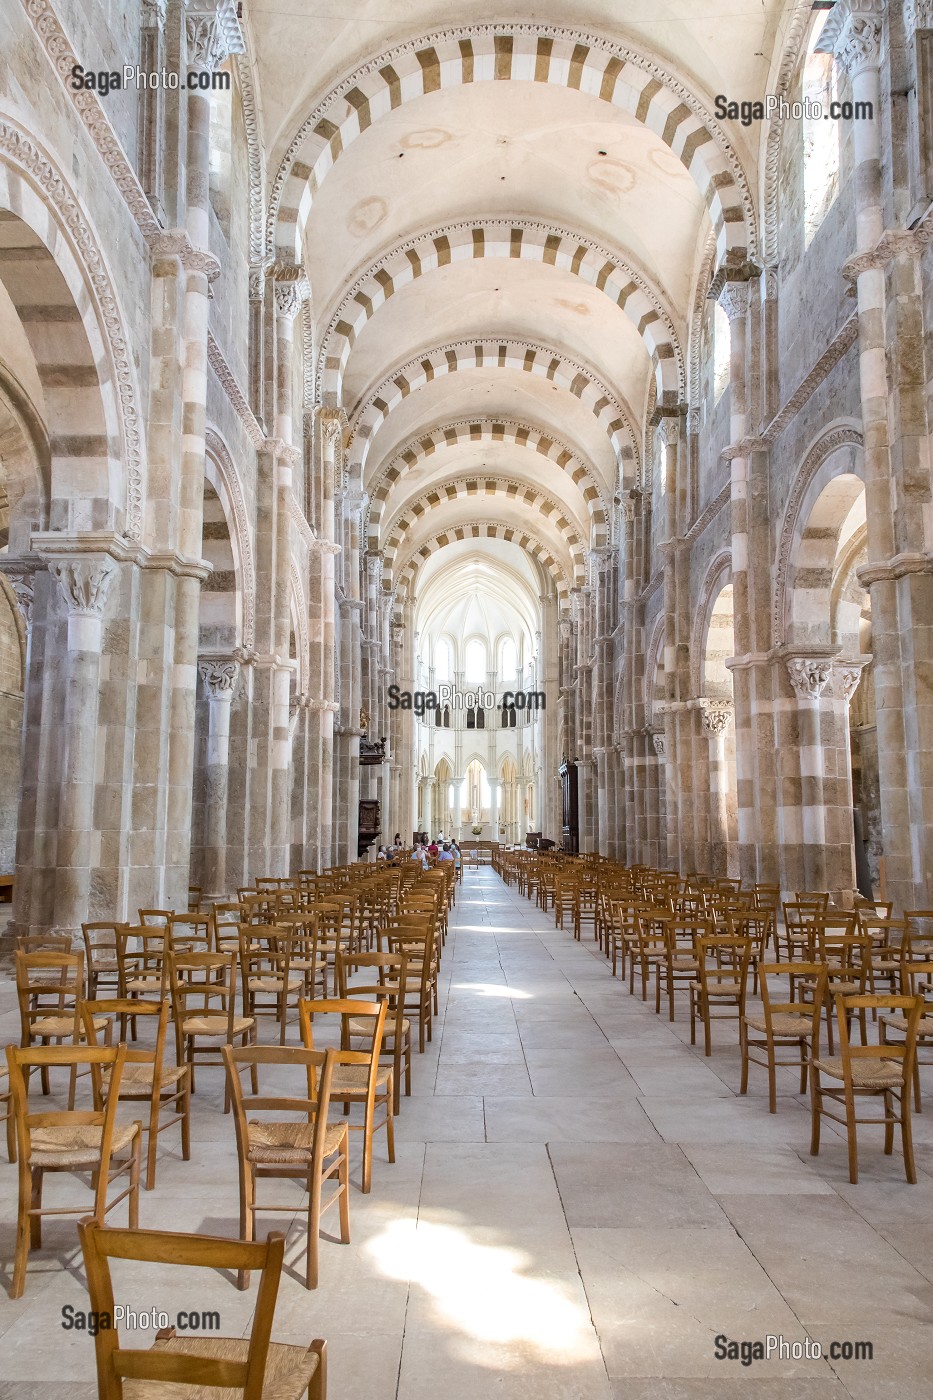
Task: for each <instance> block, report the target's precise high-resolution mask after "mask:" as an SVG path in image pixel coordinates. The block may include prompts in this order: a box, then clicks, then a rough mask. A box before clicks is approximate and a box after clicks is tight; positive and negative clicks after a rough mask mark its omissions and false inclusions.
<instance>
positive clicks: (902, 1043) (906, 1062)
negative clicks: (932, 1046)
mask: <svg viewBox="0 0 933 1400" xmlns="http://www.w3.org/2000/svg"><path fill="white" fill-rule="evenodd" d="M866 1011H875V1012H880V1013H882V1015H884V1014H885V1013H888V1014H891V1013H893V1014H894V1015H896V1016H900V1017H903V1020H904V1022H905V1024H906V1029H905V1031H904V1036H903V1039H901V1040H897V1041H890V1040H889V1041H886V1042H884V1043H880V1044H874V1045H853V1044H852V1043H851V1041H850V1039H849V1025H850V1018H851V1017H852V1016H853V1015H854V1014H856V1013H858V1014H859V1015H861V1016H864V1014H865V1012H866ZM922 1015H923V997H919V996H891V995H886V994H885V993H879V994H875V995H869V994H867V993H866V994H859V995H856V996H844V995H842V994H841V993H839V994H837V996H836V1024H837V1027H838V1031H839V1054H840V1057H841V1059H842V1076H843V1083H844V1085H845V1088H846V1093H847V1094H851V1093H852V1089H853V1066H854V1065H856V1064H858V1066H859V1070H860V1073H859V1081H860V1085H861V1086H862V1087H865V1071H866V1069H868V1071H869V1073H870V1069H871V1066H872V1064H875V1065H877V1067H878V1070H879V1071H882V1070H884V1069H885V1068H887V1067H888V1065H889V1064H890V1063H895V1064H899V1065H900V1070H901V1079H900V1085H895V1086H893V1087H894V1089H895V1090H896V1091H898V1090H899V1092H900V1093H901V1094H902V1095H903V1096H904V1099H905V1100H906V1098H907V1095H908V1093H909V1085H910V1080H911V1076H912V1074H913V1069H914V1056H915V1055H916V1052H917V1030H918V1027H919V1024H920V1017H921V1016H922Z"/></svg>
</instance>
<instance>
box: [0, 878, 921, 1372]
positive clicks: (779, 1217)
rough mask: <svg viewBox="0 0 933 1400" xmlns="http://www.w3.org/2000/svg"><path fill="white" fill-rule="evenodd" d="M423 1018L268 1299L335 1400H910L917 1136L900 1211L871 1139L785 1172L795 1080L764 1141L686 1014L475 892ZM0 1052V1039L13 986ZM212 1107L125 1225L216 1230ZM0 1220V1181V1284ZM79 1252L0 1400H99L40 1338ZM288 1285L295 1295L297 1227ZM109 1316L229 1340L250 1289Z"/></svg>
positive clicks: (45, 1284) (1, 1010)
mask: <svg viewBox="0 0 933 1400" xmlns="http://www.w3.org/2000/svg"><path fill="white" fill-rule="evenodd" d="M441 996H442V1000H441V1019H440V1021H439V1022H438V1024H437V1026H436V1029H435V1037H434V1041H433V1043H432V1045H431V1046H430V1047H429V1049H428V1052H427V1053H426V1054H425V1055H423V1056H420V1057H418V1056H416V1058H415V1064H414V1085H413V1094H412V1097H411V1098H410V1099H403V1101H402V1113H401V1117H400V1119H399V1121H398V1125H397V1140H398V1142H397V1148H398V1150H397V1157H398V1160H397V1163H396V1164H395V1165H394V1166H390V1165H389V1164H388V1162H387V1161H386V1156H385V1145H384V1137H383V1136H381V1135H380V1137H379V1138H378V1139H377V1146H376V1154H375V1157H376V1160H375V1165H374V1182H373V1191H372V1194H371V1195H370V1196H369V1197H364V1196H362V1195H361V1194H360V1193H359V1191H358V1190H356V1189H354V1191H353V1194H352V1199H351V1226H352V1234H353V1243H352V1244H351V1245H350V1246H349V1247H340V1246H339V1245H337V1244H333V1243H330V1242H329V1241H326V1240H325V1241H322V1246H321V1285H320V1288H319V1289H318V1291H317V1292H316V1293H308V1292H306V1291H305V1289H304V1287H303V1286H302V1284H301V1282H300V1281H299V1279H298V1276H297V1274H296V1273H295V1271H294V1270H292V1272H291V1273H290V1274H289V1275H288V1276H286V1277H284V1278H283V1281H282V1287H281V1290H280V1294H279V1301H278V1307H277V1310H276V1325H275V1333H274V1335H275V1336H276V1338H277V1339H278V1340H282V1341H286V1340H287V1341H295V1342H307V1341H308V1340H310V1338H311V1337H313V1336H323V1337H325V1338H327V1340H328V1344H329V1350H330V1400H395V1397H399V1400H429V1397H430V1400H435V1397H437V1396H438V1395H440V1396H443V1397H444V1400H485V1397H489V1396H497V1397H502V1400H537V1397H542V1400H648V1397H651V1400H707V1397H709V1398H710V1400H712V1397H714V1396H715V1397H717V1400H747V1397H749V1396H752V1397H755V1396H757V1397H761V1400H845V1397H847V1396H850V1397H852V1400H914V1397H916V1398H917V1400H920V1397H922V1396H926V1395H928V1394H929V1390H930V1380H929V1377H930V1375H931V1374H933V1328H931V1327H930V1322H931V1320H933V1176H931V1175H930V1173H931V1172H933V1110H928V1111H927V1112H926V1113H924V1114H923V1115H922V1116H920V1117H919V1118H917V1119H916V1123H915V1141H916V1146H917V1157H918V1166H919V1169H920V1180H919V1184H918V1185H917V1186H915V1187H909V1186H907V1184H906V1182H905V1181H904V1177H903V1173H902V1163H901V1159H900V1156H899V1155H898V1154H897V1153H895V1155H894V1157H891V1158H886V1157H884V1155H883V1153H882V1150H881V1148H882V1144H881V1138H880V1134H879V1133H878V1132H877V1131H875V1132H869V1131H868V1130H864V1131H863V1134H862V1137H861V1140H860V1147H861V1171H862V1178H861V1182H860V1184H859V1185H858V1186H850V1185H849V1183H848V1176H847V1170H846V1152H845V1143H844V1139H843V1138H842V1137H841V1136H840V1135H839V1134H838V1133H837V1132H835V1131H834V1130H832V1129H830V1128H828V1127H827V1129H825V1130H824V1147H823V1151H822V1153H821V1155H820V1157H819V1158H816V1159H813V1158H811V1157H810V1156H809V1151H808V1149H809V1114H808V1112H807V1108H806V1103H805V1101H804V1100H803V1099H801V1098H800V1097H799V1096H798V1095H797V1094H796V1092H795V1090H796V1087H797V1084H796V1076H794V1075H792V1074H791V1073H790V1072H789V1071H788V1072H785V1073H784V1076H783V1077H782V1079H781V1081H780V1086H779V1087H780V1092H781V1097H780V1099H779V1104H778V1113H777V1114H776V1115H774V1116H772V1115H770V1114H769V1113H768V1111H767V1096H766V1076H765V1074H764V1072H763V1071H755V1070H753V1071H752V1082H751V1091H750V1093H749V1095H748V1096H747V1097H740V1096H739V1095H738V1083H739V1059H738V1051H737V1045H736V1036H735V1034H734V1031H733V1029H732V1028H731V1027H724V1026H721V1027H719V1028H718V1029H716V1031H715V1032H714V1034H715V1041H714V1051H713V1055H712V1057H711V1058H710V1059H706V1058H705V1057H704V1056H703V1053H702V1049H699V1050H694V1049H692V1048H691V1047H690V1045H689V1022H688V1019H687V1016H686V1010H685V1006H684V1005H681V1007H680V1010H679V1017H678V1020H677V1021H676V1022H675V1023H674V1024H670V1023H669V1022H668V1020H667V1019H666V1016H664V1017H663V1018H658V1017H656V1016H655V1014H654V1010H653V1006H651V1005H649V1006H645V1005H643V1004H642V1002H641V1000H640V999H639V998H638V997H630V996H629V994H628V991H627V988H626V987H625V985H624V984H623V983H622V982H621V981H620V980H616V981H614V980H613V978H612V977H611V975H610V973H609V970H608V966H607V964H606V962H605V960H604V959H603V958H602V956H601V955H600V954H599V951H598V949H597V948H596V945H595V944H594V943H593V942H592V941H591V940H589V939H587V941H584V942H583V943H575V942H574V941H573V939H572V937H571V936H570V935H569V934H568V933H566V932H561V931H560V930H557V929H555V927H554V921H553V915H551V914H543V913H541V911H540V910H537V909H536V908H535V906H534V905H533V904H531V903H530V902H529V901H528V900H526V899H524V898H523V897H521V896H519V895H518V894H517V893H516V892H515V891H514V890H510V889H507V888H506V887H505V886H504V885H503V884H502V882H501V880H499V878H498V877H497V876H496V875H495V874H494V873H493V872H492V871H491V870H489V869H482V870H479V871H476V870H470V871H467V872H466V878H465V883H464V885H462V886H461V887H460V893H459V896H458V900H457V906H456V909H455V911H454V915H453V918H452V923H451V934H450V937H449V939H448V943H447V947H446V950H445V956H444V961H443V966H442V978H441ZM0 1034H2V1035H3V1037H4V1041H7V1040H14V1039H18V1024H17V1018H16V1015H15V1001H14V998H13V995H12V989H11V986H10V984H9V982H8V981H6V982H5V983H4V984H3V987H2V1001H0ZM221 1104H222V1091H221V1083H220V1075H219V1073H218V1072H216V1071H215V1072H213V1073H212V1072H211V1071H207V1072H205V1073H203V1074H201V1075H200V1077H199V1081H198V1092H197V1095H196V1096H195V1099H194V1118H193V1144H194V1152H193V1160H192V1161H191V1162H188V1163H185V1162H183V1161H182V1160H181V1157H180V1151H179V1149H178V1142H177V1137H176V1136H174V1135H167V1136H166V1137H165V1138H164V1139H163V1149H162V1153H163V1155H162V1157H161V1158H160V1165H159V1173H160V1180H159V1184H158V1188H157V1190H156V1191H154V1192H151V1193H149V1192H142V1193H141V1211H140V1223H141V1224H143V1225H152V1226H155V1225H160V1226H164V1227H166V1228H174V1229H189V1230H203V1231H207V1232H214V1233H223V1234H235V1233H236V1210H237V1178H236V1160H235V1151H234V1141H233V1123H232V1120H231V1119H230V1118H229V1117H227V1118H224V1117H223V1115H222V1114H221V1112H220V1111H219V1110H220V1107H221ZM354 1138H355V1140H356V1142H355V1151H356V1165H355V1169H354V1177H355V1179H356V1180H357V1181H358V1180H359V1170H358V1163H359V1150H358V1146H356V1143H358V1138H359V1135H354ZM70 1195H71V1196H72V1197H73V1195H74V1188H73V1186H72V1189H71V1192H70ZM49 1199H50V1200H51V1199H52V1197H51V1193H50V1196H49ZM299 1199H300V1197H299V1196H298V1195H297V1194H296V1195H295V1200H296V1204H297V1202H298V1201H299ZM15 1203H16V1172H15V1169H14V1168H12V1167H10V1166H9V1165H7V1164H5V1163H4V1164H3V1165H0V1231H2V1239H3V1246H2V1249H0V1258H2V1260H3V1279H4V1283H5V1284H6V1285H8V1282H9V1276H10V1266H9V1260H10V1256H11V1254H12V1244H13V1230H14V1223H15V1213H16V1212H15ZM121 1210H122V1208H121ZM117 1219H118V1221H119V1222H120V1223H122V1221H123V1220H124V1219H125V1216H123V1215H122V1214H118V1216H117ZM272 1223H275V1224H276V1225H279V1226H280V1227H282V1226H287V1225H288V1217H283V1218H281V1219H275V1220H274V1222H273V1219H272V1218H270V1219H269V1224H270V1225H271V1224H272ZM73 1240H74V1225H73V1223H71V1222H61V1223H58V1222H52V1223H50V1224H48V1225H47V1226H46V1228H45V1239H44V1248H43V1249H42V1251H40V1252H39V1253H37V1254H34V1255H33V1257H32V1260H31V1264H30V1271H29V1277H28V1281H27V1290H26V1294H25V1297H24V1298H22V1299H21V1300H19V1301H17V1302H15V1303H14V1302H11V1301H9V1299H8V1298H6V1297H0V1400H7V1397H16V1400H40V1397H41V1400H64V1397H66V1396H68V1397H69V1398H70V1400H86V1398H87V1400H90V1398H91V1397H93V1396H96V1393H97V1391H96V1386H95V1385H94V1360H93V1343H92V1342H91V1340H90V1339H89V1338H88V1337H87V1336H86V1335H84V1334H82V1333H78V1332H75V1331H64V1330H62V1327H61V1309H62V1307H63V1305H66V1304H70V1305H72V1306H73V1307H76V1308H86V1306H87V1301H86V1294H85V1293H84V1288H83V1270H82V1266H81V1261H80V1255H79V1253H78V1251H77V1249H76V1248H75V1247H74V1246H73V1243H72V1241H73ZM288 1258H289V1260H291V1261H293V1263H294V1264H295V1265H296V1266H297V1268H299V1269H300V1268H301V1265H302V1260H303V1244H302V1239H301V1231H300V1229H299V1228H298V1226H297V1224H296V1223H295V1218H294V1217H293V1222H292V1230H291V1234H290V1240H289V1249H288ZM169 1278H171V1283H169V1282H168V1279H169ZM117 1291H118V1294H120V1295H121V1296H122V1297H123V1298H124V1299H125V1301H126V1302H127V1303H130V1304H132V1305H133V1306H134V1307H137V1308H143V1307H145V1306H147V1305H156V1306H160V1307H165V1308H166V1309H167V1310H169V1311H174V1310H177V1309H179V1308H184V1307H190V1306H197V1307H199V1308H212V1309H217V1310H218V1311H219V1312H220V1314H221V1324H222V1325H221V1330H222V1331H223V1332H225V1333H228V1334H234V1333H236V1334H239V1333H242V1332H243V1331H244V1330H246V1329H247V1328H248V1325H249V1320H250V1316H251V1313H252V1308H253V1306H254V1303H255V1286H254V1287H253V1288H252V1289H251V1290H250V1291H249V1292H248V1293H244V1294H241V1293H238V1292H237V1290H236V1289H235V1288H234V1287H233V1286H232V1284H231V1283H229V1282H228V1281H227V1280H226V1279H224V1278H221V1277H218V1276H216V1275H199V1276H197V1278H195V1277H194V1276H188V1277H186V1278H185V1279H184V1281H183V1283H182V1284H181V1285H179V1284H178V1280H177V1271H176V1273H173V1274H171V1275H166V1276H165V1277H163V1276H161V1275H159V1276H158V1277H157V1278H155V1279H154V1277H153V1274H152V1273H151V1271H150V1272H148V1273H146V1274H142V1273H141V1272H139V1271H134V1270H128V1271H127V1272H126V1273H125V1275H124V1276H123V1279H122V1285H121V1286H118V1290H117ZM721 1334H723V1335H725V1336H727V1337H728V1338H730V1339H732V1340H735V1341H739V1342H741V1341H743V1340H748V1341H761V1342H764V1340H765V1338H766V1337H767V1336H769V1335H774V1336H780V1337H783V1339H784V1340H785V1341H786V1342H787V1343H795V1342H801V1343H802V1342H804V1341H805V1339H806V1338H811V1339H813V1340H814V1341H817V1342H819V1343H821V1344H822V1345H823V1346H824V1348H828V1346H829V1344H830V1342H832V1341H839V1342H850V1341H851V1342H862V1341H869V1342H872V1343H873V1345H874V1359H873V1360H871V1361H856V1360H835V1361H832V1362H830V1361H829V1360H828V1359H826V1358H820V1359H806V1358H801V1359H799V1360H794V1359H788V1360H780V1359H772V1360H770V1361H757V1362H755V1363H754V1364H753V1365H752V1366H751V1367H749V1368H746V1367H744V1366H742V1365H741V1364H740V1362H739V1361H736V1360H728V1359H726V1360H720V1359H717V1357H716V1342H715V1339H716V1338H717V1336H719V1335H721ZM149 1335H150V1334H146V1333H143V1334H140V1338H139V1339H143V1340H144V1339H145V1338H147V1337H148V1336H149ZM139 1339H138V1340H139Z"/></svg>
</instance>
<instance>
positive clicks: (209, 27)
mask: <svg viewBox="0 0 933 1400" xmlns="http://www.w3.org/2000/svg"><path fill="white" fill-rule="evenodd" d="M185 37H186V39H187V41H188V68H189V69H190V70H191V71H193V72H195V73H213V72H214V71H215V70H216V69H217V68H219V67H220V65H221V64H222V63H224V62H225V60H226V59H228V58H229V57H230V55H231V54H234V53H245V52H246V44H245V43H244V42H243V33H242V31H241V29H240V22H239V20H238V19H237V12H236V5H235V4H234V0H214V3H211V0H191V3H190V5H189V7H188V12H187V14H186V16H185Z"/></svg>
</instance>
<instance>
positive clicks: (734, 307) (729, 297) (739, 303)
mask: <svg viewBox="0 0 933 1400" xmlns="http://www.w3.org/2000/svg"><path fill="white" fill-rule="evenodd" d="M748 282H749V279H748V278H747V277H745V278H742V279H741V280H737V279H734V278H732V277H729V276H728V275H726V276H725V277H723V275H722V272H718V273H717V274H716V276H715V277H714V278H713V281H712V283H711V285H710V296H711V297H714V298H715V300H716V301H718V302H719V305H720V306H721V307H722V309H723V311H724V312H725V313H726V315H727V316H728V317H729V322H730V324H731V323H732V322H733V321H740V320H743V319H744V317H745V314H746V312H747V311H748Z"/></svg>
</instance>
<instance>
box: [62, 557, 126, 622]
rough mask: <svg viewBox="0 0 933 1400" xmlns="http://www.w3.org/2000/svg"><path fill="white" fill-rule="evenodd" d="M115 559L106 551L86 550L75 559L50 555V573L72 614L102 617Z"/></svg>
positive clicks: (113, 571)
mask: <svg viewBox="0 0 933 1400" xmlns="http://www.w3.org/2000/svg"><path fill="white" fill-rule="evenodd" d="M116 567H117V565H116V560H114V559H111V557H110V555H109V554H103V555H94V554H85V555H81V556H79V557H78V558H77V559H50V560H49V573H50V574H51V575H52V577H53V578H54V579H55V581H56V583H57V584H58V586H59V588H60V590H61V594H62V597H63V598H64V600H65V602H66V603H67V605H68V612H69V614H70V615H71V616H73V617H74V616H78V617H97V618H100V617H103V614H104V604H105V603H106V601H107V590H108V588H109V586H110V580H111V578H112V577H113V575H114V573H115V572H116Z"/></svg>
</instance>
